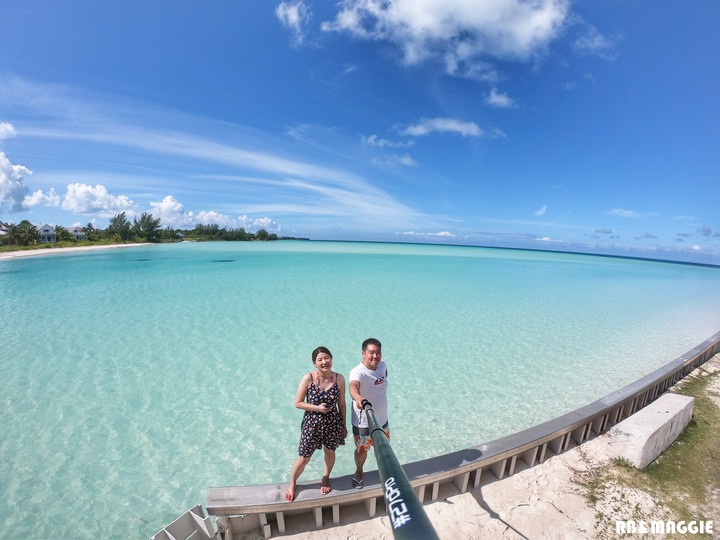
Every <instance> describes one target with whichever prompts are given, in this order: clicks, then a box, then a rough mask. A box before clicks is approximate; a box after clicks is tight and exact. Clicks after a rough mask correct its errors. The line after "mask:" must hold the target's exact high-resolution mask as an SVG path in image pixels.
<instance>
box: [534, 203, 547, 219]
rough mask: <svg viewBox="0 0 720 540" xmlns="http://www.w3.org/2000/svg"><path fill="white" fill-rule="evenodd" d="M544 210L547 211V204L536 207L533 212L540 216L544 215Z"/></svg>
mask: <svg viewBox="0 0 720 540" xmlns="http://www.w3.org/2000/svg"><path fill="white" fill-rule="evenodd" d="M546 211H547V206H545V205H543V206H541V207H540V208H538V209H537V210H535V212H534V213H535V215H536V216H538V217H540V216H544V215H545V212H546Z"/></svg>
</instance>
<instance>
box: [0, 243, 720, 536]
mask: <svg viewBox="0 0 720 540" xmlns="http://www.w3.org/2000/svg"><path fill="white" fill-rule="evenodd" d="M719 277H720V269H717V268H707V267H699V266H690V265H679V264H669V263H660V262H650V261H638V260H626V259H616V258H602V257H592V256H585V255H572V254H557V253H542V252H530V251H513V250H496V249H486V248H468V247H447V246H424V245H422V246H420V245H393V244H362V243H332V242H291V241H282V242H268V243H242V242H239V243H217V244H216V243H203V244H191V243H184V244H174V245H159V246H147V247H133V248H126V249H117V250H102V251H93V252H83V253H74V254H62V255H54V256H47V257H30V258H23V259H15V260H7V261H0V313H2V314H3V321H4V324H3V325H1V326H0V388H1V390H2V392H1V393H0V400H1V401H0V402H1V403H2V418H1V419H0V420H1V422H2V440H1V442H0V463H2V469H1V472H0V531H2V532H0V537H2V538H17V537H23V538H68V539H69V538H80V539H82V538H95V537H97V536H98V535H99V536H102V537H104V538H118V539H121V538H123V539H124V538H147V537H149V536H150V535H151V534H153V533H154V532H156V531H157V530H158V529H160V528H161V527H162V526H163V525H165V524H167V523H169V522H170V521H172V520H173V519H174V518H175V517H177V516H178V515H179V514H180V513H182V512H183V511H184V510H185V509H187V508H188V507H190V506H192V505H194V504H197V503H204V502H205V497H206V489H207V487H209V486H219V485H238V484H250V483H268V482H276V481H286V480H287V479H288V477H289V472H290V466H291V465H292V462H293V461H294V459H295V451H296V448H297V442H298V437H299V425H300V420H301V416H302V413H301V412H300V411H298V410H297V409H295V408H294V407H293V398H294V394H295V390H296V388H297V384H298V381H299V379H300V377H301V376H302V375H303V373H305V372H306V371H309V370H310V369H311V368H312V365H311V361H310V353H311V351H312V349H313V348H315V347H316V346H318V345H321V344H322V345H326V346H327V347H329V348H330V350H332V352H333V354H334V358H335V365H334V367H335V369H336V370H337V371H339V372H341V373H345V374H347V373H348V372H349V371H350V369H351V368H352V367H353V366H354V365H355V364H356V363H357V362H359V360H360V344H361V342H362V340H363V339H364V338H366V337H369V336H374V337H378V338H379V339H381V340H382V342H383V353H384V358H385V360H386V361H387V363H388V367H389V373H390V385H391V386H390V421H391V426H392V436H393V448H394V450H395V452H396V454H397V455H398V457H399V458H400V459H401V461H404V462H409V461H414V460H417V459H421V458H426V457H430V456H433V455H437V454H441V453H444V452H448V451H452V450H457V449H461V448H465V447H468V446H473V445H477V444H480V443H482V442H486V441H489V440H492V439H495V438H497V437H500V436H502V435H506V434H508V433H512V432H515V431H518V430H520V429H523V428H526V427H529V426H531V425H533V424H537V423H539V422H542V421H544V420H547V419H549V418H552V417H555V416H558V415H560V414H563V413H565V412H567V411H569V410H572V409H575V408H577V407H579V406H581V405H583V404H585V403H588V402H590V401H593V400H595V399H597V398H599V397H601V396H603V395H606V394H608V393H610V392H611V391H613V390H615V389H617V388H619V387H621V386H623V385H625V384H627V383H629V382H631V381H633V380H636V379H637V378H639V377H640V376H642V375H644V374H646V373H648V372H650V371H652V370H653V369H655V368H657V367H659V366H661V365H664V364H665V363H667V362H669V361H671V360H673V359H674V358H676V357H677V356H679V355H680V354H682V353H684V352H686V351H688V350H689V349H691V348H692V347H694V346H695V345H697V344H699V343H700V342H702V341H704V340H705V339H707V338H708V337H710V336H711V335H712V334H714V333H715V332H717V331H718V329H720V310H718V308H717V306H718V305H720V279H718V278H719ZM371 463H373V464H374V461H371ZM373 466H374V465H373ZM321 467H322V459H321V455H320V453H317V454H316V456H315V458H314V459H313V461H312V462H311V464H310V466H309V467H308V469H307V470H306V472H305V474H304V475H303V477H302V478H303V479H317V478H319V477H320V473H321V470H322V469H321ZM351 470H352V445H351V441H349V440H348V444H347V445H346V446H345V447H341V448H340V449H339V450H338V460H337V464H336V468H335V473H336V474H337V475H342V474H347V473H349V472H350V471H351Z"/></svg>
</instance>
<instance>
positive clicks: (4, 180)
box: [0, 152, 32, 212]
mask: <svg viewBox="0 0 720 540" xmlns="http://www.w3.org/2000/svg"><path fill="white" fill-rule="evenodd" d="M31 174H32V171H31V170H30V169H28V168H27V167H23V166H22V165H13V164H12V163H10V160H9V159H8V158H7V157H6V156H5V154H4V153H3V152H0V211H2V209H3V207H5V206H6V207H7V209H8V211H9V212H21V211H22V210H24V207H23V204H22V203H23V199H24V198H25V197H26V195H27V193H28V191H29V189H28V187H27V186H26V185H25V184H24V183H23V177H25V176H29V175H31Z"/></svg>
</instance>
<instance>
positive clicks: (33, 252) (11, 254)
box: [0, 243, 152, 260]
mask: <svg viewBox="0 0 720 540" xmlns="http://www.w3.org/2000/svg"><path fill="white" fill-rule="evenodd" d="M150 245H152V244H149V243H142V244H105V245H98V246H79V247H64V248H58V247H51V248H45V249H23V250H17V251H3V252H0V260H3V259H19V258H23V257H40V256H44V255H61V254H64V253H73V252H77V251H95V250H99V249H116V248H117V249H120V248H130V247H138V246H150Z"/></svg>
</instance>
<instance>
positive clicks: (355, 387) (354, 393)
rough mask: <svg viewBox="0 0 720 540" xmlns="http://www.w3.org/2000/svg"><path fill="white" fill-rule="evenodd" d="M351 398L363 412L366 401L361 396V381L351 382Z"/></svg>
mask: <svg viewBox="0 0 720 540" xmlns="http://www.w3.org/2000/svg"><path fill="white" fill-rule="evenodd" d="M349 388H350V397H351V398H352V400H353V401H354V402H355V403H356V404H357V407H358V409H360V410H361V411H362V408H363V407H362V402H363V400H364V399H365V398H364V397H362V394H360V381H350V386H349Z"/></svg>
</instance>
